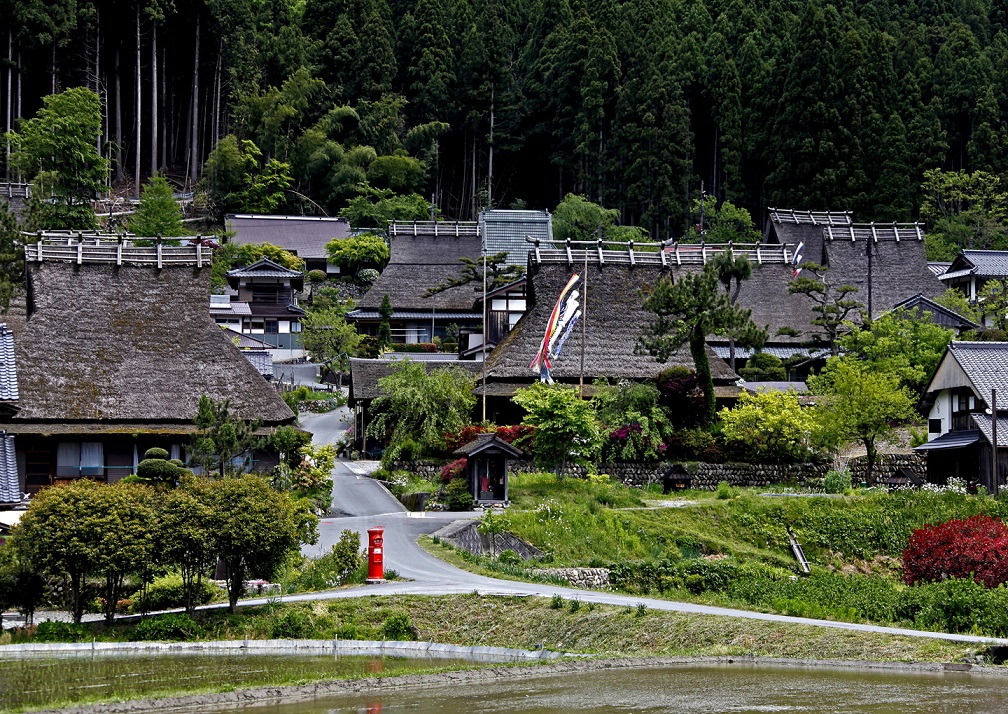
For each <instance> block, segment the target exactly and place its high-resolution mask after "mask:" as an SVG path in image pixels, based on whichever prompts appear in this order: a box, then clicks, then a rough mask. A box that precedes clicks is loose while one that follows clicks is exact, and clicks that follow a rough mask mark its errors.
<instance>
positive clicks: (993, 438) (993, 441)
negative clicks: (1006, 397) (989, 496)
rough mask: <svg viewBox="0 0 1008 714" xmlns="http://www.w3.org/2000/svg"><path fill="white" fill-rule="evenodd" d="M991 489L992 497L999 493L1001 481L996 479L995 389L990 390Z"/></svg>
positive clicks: (996, 415) (996, 420) (996, 416)
mask: <svg viewBox="0 0 1008 714" xmlns="http://www.w3.org/2000/svg"><path fill="white" fill-rule="evenodd" d="M990 407H991V487H992V489H993V491H994V495H995V496H997V495H998V494H999V493H1000V492H1001V479H999V478H998V437H997V423H998V413H997V389H993V388H992V389H991V403H990Z"/></svg>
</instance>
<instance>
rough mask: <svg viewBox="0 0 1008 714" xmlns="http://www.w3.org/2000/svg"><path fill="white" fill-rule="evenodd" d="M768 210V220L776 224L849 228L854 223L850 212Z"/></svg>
mask: <svg viewBox="0 0 1008 714" xmlns="http://www.w3.org/2000/svg"><path fill="white" fill-rule="evenodd" d="M769 210H770V219H771V220H772V221H774V222H776V223H796V224H806V225H813V226H849V225H850V224H851V223H853V222H854V219H853V218H852V217H851V216H852V214H851V212H850V211H796V210H794V209H793V208H771V209H769Z"/></svg>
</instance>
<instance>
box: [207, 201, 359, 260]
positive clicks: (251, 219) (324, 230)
mask: <svg viewBox="0 0 1008 714" xmlns="http://www.w3.org/2000/svg"><path fill="white" fill-rule="evenodd" d="M224 224H225V226H227V229H228V231H229V232H232V233H233V234H234V237H233V238H232V239H231V241H232V242H233V243H236V244H238V245H246V244H250V243H251V244H262V243H270V244H272V245H275V246H278V247H280V248H283V249H284V250H286V251H290V252H291V253H293V254H294V255H296V256H297V257H299V258H301V260H303V261H304V262H305V270H306V271H307V270H321V271H324V272H325V273H327V274H328V275H338V274H339V272H340V268H339V266H338V265H334V264H333V263H330V262H329V260H328V256H327V254H326V249H325V247H326V244H327V243H328V242H329V241H331V240H333V239H337V238H340V239H342V238H348V237H349V236H350V233H351V231H350V222H349V221H348V220H347V219H345V218H326V217H318V216H263V215H258V214H245V213H232V214H229V215H227V216H226V217H225V219H224Z"/></svg>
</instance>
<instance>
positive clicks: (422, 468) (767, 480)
mask: <svg viewBox="0 0 1008 714" xmlns="http://www.w3.org/2000/svg"><path fill="white" fill-rule="evenodd" d="M446 463H448V461H447V460H444V459H442V460H436V459H423V460H419V461H396V462H394V463H393V464H392V468H393V469H402V470H405V471H410V472H412V473H415V474H419V475H421V476H424V477H425V478H430V479H436V478H439V477H440V476H441V467H442V466H444V465H445V464H446ZM685 466H686V470H687V471H688V472H689V474H690V475H691V476H692V477H693V488H702V489H710V490H714V489H715V488H717V485H718V483H720V482H721V481H726V482H727V483H728V484H729V485H731V486H756V487H759V486H769V485H771V484H776V483H784V484H793V485H795V486H803V485H809V486H817V485H819V484H820V483H821V481H822V478H823V476H825V475H826V472H827V471H829V469H830V465H829V464H780V465H778V464H738V463H728V464H708V463H702V462H689V463H686V464H685ZM847 468H849V469H850V472H851V480H852V481H853V482H854V483H855V484H859V483H862V482H864V480H865V475H866V470H867V464H866V462H865V457H863V456H859V457H856V458H853V459H851V460H850V461H849V462H848V464H847ZM898 468H906V469H909V470H910V471H912V472H913V473H915V474H917V475H918V476H920V477H921V478H925V477H926V475H927V468H926V461H925V459H924V457H923V455H921V454H880V455H879V456H878V458H877V459H876V461H875V476H874V478H873V479H872V481H873V484H870V485H874V484H875V483H878V482H879V481H881V480H883V479H885V478H888V477H889V476H891V475H893V473H895V471H896V469H898ZM667 469H668V464H645V463H634V462H618V463H613V464H599V466H598V469H597V470H598V473H604V474H609V475H610V476H611V477H612V478H614V479H616V480H617V481H621V482H622V483H625V484H626V485H628V486H642V487H643V486H647V485H649V484H653V483H657V484H660V483H661V482H662V476H663V475H664V473H665V471H666V470H667ZM539 470H540V469H539V468H538V467H537V466H536V465H535V464H534V463H532V462H531V461H527V460H513V461H510V462H509V466H508V471H509V472H510V473H512V474H516V473H528V472H530V471H539ZM563 473H564V475H565V476H574V477H582V478H583V477H584V476H586V475H587V470H586V469H585V467H583V466H578V465H575V464H572V465H569V466H568V467H567V468H565V469H564V470H563Z"/></svg>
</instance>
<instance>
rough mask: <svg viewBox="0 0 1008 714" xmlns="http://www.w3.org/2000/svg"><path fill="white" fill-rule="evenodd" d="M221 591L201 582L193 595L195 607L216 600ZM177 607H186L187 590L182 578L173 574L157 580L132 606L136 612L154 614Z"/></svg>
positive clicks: (204, 581) (212, 585)
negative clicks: (215, 597)
mask: <svg viewBox="0 0 1008 714" xmlns="http://www.w3.org/2000/svg"><path fill="white" fill-rule="evenodd" d="M221 592H222V591H221V589H220V588H218V587H217V586H216V585H214V584H213V583H210V582H207V581H206V580H201V581H200V585H199V587H198V588H196V590H195V592H194V593H193V604H194V605H206V604H207V603H208V602H210V601H211V600H213V599H214V596H215V595H219V594H220V593H221ZM177 607H185V589H184V587H183V585H182V576H181V575H178V574H177V573H171V574H169V575H165V576H163V577H160V578H156V579H155V580H154V582H153V583H151V584H150V586H149V587H148V588H147V594H146V595H144V596H143V598H142V600H141V598H136V599H135V600H134V602H133V605H132V608H131V609H132V610H133V611H134V612H140V611H141V610H143V611H146V612H154V611H157V610H173V609H175V608H177Z"/></svg>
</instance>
